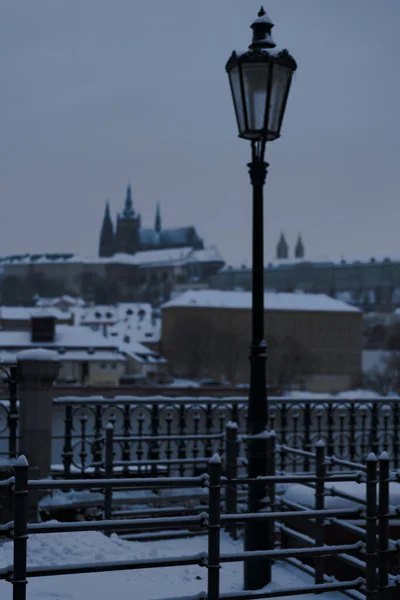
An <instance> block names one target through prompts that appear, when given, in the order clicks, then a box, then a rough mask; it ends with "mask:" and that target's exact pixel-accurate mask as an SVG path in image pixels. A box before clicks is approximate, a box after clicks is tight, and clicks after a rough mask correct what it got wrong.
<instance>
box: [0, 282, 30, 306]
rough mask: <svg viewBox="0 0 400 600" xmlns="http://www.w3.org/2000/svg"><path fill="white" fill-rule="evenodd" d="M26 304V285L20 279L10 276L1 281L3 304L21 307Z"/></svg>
mask: <svg viewBox="0 0 400 600" xmlns="http://www.w3.org/2000/svg"><path fill="white" fill-rule="evenodd" d="M23 302H24V284H23V281H22V280H21V279H20V278H19V277H15V276H12V275H9V276H7V277H4V279H2V280H1V303H2V304H4V305H5V306H20V305H22V304H23Z"/></svg>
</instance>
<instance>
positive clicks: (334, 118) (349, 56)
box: [0, 0, 400, 264]
mask: <svg viewBox="0 0 400 600" xmlns="http://www.w3.org/2000/svg"><path fill="white" fill-rule="evenodd" d="M259 5H260V2H259V1H257V2H256V1H254V0H201V2H200V1H197V2H194V1H193V0H152V1H148V0H34V1H33V0H18V1H16V0H0V7H1V11H0V73H1V80H0V198H1V220H0V255H5V254H10V253H22V252H42V251H47V252H57V251H60V252H67V251H72V252H78V253H82V254H85V255H95V254H96V253H97V247H98V233H99V228H100V225H101V221H102V217H103V212H104V205H105V200H106V199H107V198H108V199H109V200H110V202H111V209H112V213H113V216H115V215H116V213H117V212H118V211H119V210H121V208H122V205H123V201H124V195H125V188H126V185H127V182H128V181H131V184H132V192H133V198H134V206H135V209H136V210H137V211H139V212H140V213H141V215H142V223H143V224H144V225H145V226H152V225H153V222H154V213H155V206H156V203H157V202H160V204H161V212H162V218H163V226H165V227H166V228H167V227H175V226H180V225H189V224H194V225H196V227H197V228H198V231H199V233H200V235H201V236H202V237H204V240H205V242H206V244H215V245H217V246H218V248H219V249H220V251H221V252H222V254H223V256H224V257H225V259H226V261H227V263H229V264H242V263H244V262H249V260H250V257H251V250H250V248H251V229H250V224H251V189H250V184H249V180H248V174H247V169H246V162H247V161H248V158H249V145H248V143H247V142H245V141H243V140H240V139H239V138H238V137H237V130H236V123H235V120H234V113H233V107H232V101H231V97H230V92H229V87H228V81H227V76H226V73H225V63H226V60H227V59H228V57H229V55H230V53H231V51H232V50H233V49H240V50H241V49H245V48H247V46H248V44H249V43H250V39H251V30H250V29H249V25H250V24H251V22H252V20H254V18H255V17H256V14H257V11H258V9H259ZM265 9H266V10H267V12H268V14H269V16H270V17H271V19H272V20H273V21H274V23H275V28H274V31H273V33H274V39H275V41H276V43H277V45H278V46H283V47H287V48H288V49H289V50H290V51H291V53H292V54H293V55H294V57H295V58H296V60H297V62H298V65H299V68H298V71H297V73H296V77H295V81H294V84H293V87H292V92H291V95H290V97H289V103H288V108H287V113H286V118H285V121H284V125H283V131H282V138H281V139H280V140H278V141H276V142H275V143H273V144H271V145H270V147H269V149H268V160H269V162H270V165H271V166H270V171H269V176H268V179H267V183H266V187H265V214H266V216H265V233H266V256H267V258H270V257H271V256H272V255H273V253H274V248H275V244H276V242H277V240H278V237H279V233H280V231H281V230H282V231H284V232H285V234H286V236H287V239H288V241H289V243H290V244H291V246H293V245H294V243H295V241H296V237H297V234H298V232H301V233H302V234H303V238H304V243H305V246H306V252H307V254H308V256H309V257H310V258H312V259H325V258H340V257H341V256H342V255H343V256H344V257H345V258H347V259H362V258H368V257H370V256H376V257H380V256H386V255H387V256H393V255H397V256H399V255H400V251H399V244H400V242H399V237H400V233H399V230H400V169H399V163H400V143H399V141H400V118H399V110H400V101H399V100H400V75H399V62H398V60H399V59H398V47H399V44H398V33H399V25H400V1H399V0H269V1H268V2H266V3H265Z"/></svg>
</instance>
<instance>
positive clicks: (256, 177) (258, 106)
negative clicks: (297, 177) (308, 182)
mask: <svg viewBox="0 0 400 600" xmlns="http://www.w3.org/2000/svg"><path fill="white" fill-rule="evenodd" d="M273 26H274V25H273V23H272V22H271V20H270V19H269V18H268V15H267V14H266V13H265V11H264V9H263V8H262V7H261V9H260V11H259V13H258V18H257V19H256V20H255V21H254V23H253V24H252V25H251V28H252V29H253V41H252V43H251V44H250V46H249V49H248V51H247V52H233V53H232V55H231V57H230V59H229V60H228V62H227V64H226V71H227V73H228V76H229V82H230V87H231V92H232V98H233V104H234V108H235V113H236V120H237V124H238V129H239V137H241V138H244V139H245V140H250V142H251V152H252V159H251V162H250V163H249V164H248V167H249V173H250V180H251V184H252V186H253V267H252V268H253V274H252V277H253V278H252V290H253V291H252V341H251V347H250V393H249V404H248V417H247V418H248V425H247V427H248V434H249V440H248V476H249V477H251V478H254V477H258V476H262V475H266V474H267V464H266V455H265V453H264V452H263V451H262V448H263V447H265V444H263V443H262V438H261V439H260V437H258V436H257V434H261V433H262V432H264V431H265V430H266V428H267V421H268V413H267V390H266V359H267V346H266V342H265V340H264V231H263V187H264V183H265V178H266V175H267V169H268V164H267V163H266V162H265V161H264V154H265V145H266V143H267V142H272V141H274V140H276V139H277V138H279V137H280V131H281V126H282V121H283V116H284V112H285V108H286V103H287V99H288V95H289V90H290V85H291V82H292V77H293V73H294V71H295V70H296V68H297V64H296V61H295V60H294V58H293V57H292V56H291V55H290V54H289V52H288V51H287V50H281V51H279V50H277V49H276V47H275V43H274V41H273V39H272V37H271V30H272V28H273ZM265 495H266V489H265V488H263V486H260V485H257V486H250V488H249V498H248V509H249V512H257V511H258V510H259V509H260V507H261V501H262V499H263V498H264V497H265ZM272 545H273V537H272V533H271V528H270V526H269V524H268V523H266V522H264V523H261V522H257V521H254V522H253V523H246V526H245V550H246V551H247V550H268V549H272V547H271V546H272ZM270 579H271V568H270V561H266V560H260V562H258V561H257V562H255V561H252V562H248V563H245V572H244V585H245V588H246V589H250V590H256V589H260V588H262V587H263V586H265V585H266V584H268V583H269V582H270Z"/></svg>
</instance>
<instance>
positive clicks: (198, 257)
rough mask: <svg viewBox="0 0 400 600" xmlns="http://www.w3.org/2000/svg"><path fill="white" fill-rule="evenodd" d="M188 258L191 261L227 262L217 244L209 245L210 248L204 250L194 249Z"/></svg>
mask: <svg viewBox="0 0 400 600" xmlns="http://www.w3.org/2000/svg"><path fill="white" fill-rule="evenodd" d="M188 258H189V259H190V262H202V263H206V262H220V263H224V262H225V261H224V259H223V258H222V255H221V253H220V252H219V250H218V248H217V247H216V246H209V247H208V248H203V250H194V251H193V252H192V254H191V255H190V256H189V257H188Z"/></svg>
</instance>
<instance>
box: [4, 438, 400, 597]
mask: <svg viewBox="0 0 400 600" xmlns="http://www.w3.org/2000/svg"><path fill="white" fill-rule="evenodd" d="M228 430H230V431H231V433H232V431H235V428H234V427H232V426H231V427H228ZM107 432H112V428H110V427H109V428H108V429H107ZM108 435H109V436H110V433H108ZM274 440H275V436H274V434H270V435H268V436H265V444H266V448H265V450H266V454H267V455H268V456H269V459H270V460H271V461H272V462H273V461H274V459H273V456H272V454H274V453H275V452H276V445H275V442H274ZM236 443H237V440H236ZM227 455H228V458H230V459H232V457H233V456H234V448H233V446H232V447H231V448H230V450H229V452H227ZM236 458H237V456H236V455H235V459H236ZM314 458H315V463H316V475H314V474H309V475H307V476H303V475H290V476H289V479H290V480H291V481H296V482H301V483H302V484H303V483H308V484H314V483H315V482H316V483H315V485H316V489H315V506H314V507H313V508H307V507H303V506H300V505H296V506H295V507H294V510H287V509H286V510H283V509H282V508H277V506H278V504H279V501H278V499H277V498H276V496H275V486H276V484H279V483H280V482H281V481H282V479H283V481H287V479H285V478H282V476H280V475H275V474H273V473H272V474H271V475H268V477H266V478H263V479H262V480H258V479H257V480H251V479H250V480H247V479H245V478H240V477H237V473H236V472H235V469H231V470H229V469H228V468H227V467H226V468H225V469H224V468H223V464H222V461H221V460H220V458H219V456H218V455H214V456H213V457H212V458H211V459H210V460H209V463H208V474H205V475H202V476H200V477H186V478H179V477H178V478H158V477H157V478H144V479H137V480H135V479H133V480H132V479H122V478H121V479H118V478H111V479H110V478H109V479H97V480H93V479H87V480H83V479H75V480H72V479H66V480H58V481H57V480H56V481H51V480H32V481H30V480H28V468H29V465H28V462H27V461H26V459H25V458H24V457H20V458H19V459H18V461H17V464H16V466H15V477H13V478H12V479H11V480H9V481H7V482H4V483H3V484H2V487H5V486H6V485H8V486H9V485H10V484H13V487H14V521H12V522H10V523H8V524H6V525H5V526H3V527H2V528H1V529H2V531H3V532H8V534H9V536H10V537H11V538H12V539H13V542H14V557H13V565H11V566H8V567H6V568H4V569H1V570H0V579H4V580H7V581H10V582H11V583H12V584H13V600H26V584H27V578H30V577H46V576H54V575H66V574H77V573H93V572H99V571H102V572H105V571H117V570H130V569H150V568H152V567H157V568H158V567H160V568H161V567H167V566H168V567H171V566H177V567H178V566H182V565H199V566H203V567H205V568H207V571H208V579H207V591H206V592H204V593H203V594H201V597H202V598H205V599H207V600H218V598H220V599H221V598H230V599H232V600H240V599H242V598H249V599H250V598H269V597H279V596H283V595H286V596H287V595H293V596H297V595H301V594H304V593H318V592H320V593H322V592H326V591H328V590H330V591H333V590H338V591H342V592H344V593H346V594H349V595H350V597H351V598H354V599H355V600H357V599H359V598H362V597H364V598H367V599H368V600H377V599H378V598H379V599H381V598H382V600H383V599H384V598H385V599H386V598H389V596H387V595H386V594H387V593H389V592H391V591H393V590H395V578H393V577H392V576H391V575H390V573H389V559H390V555H391V553H393V551H394V548H393V545H391V542H390V540H389V529H388V523H389V519H391V518H393V517H395V516H396V515H397V512H396V511H394V512H393V510H391V507H390V504H389V484H390V481H393V480H395V479H396V477H395V475H394V474H391V472H390V469H389V457H388V455H387V454H385V453H384V454H382V455H381V456H380V458H379V461H378V460H377V459H376V457H375V455H374V454H372V453H371V454H370V455H369V456H368V458H367V461H366V471H364V470H363V472H362V473H361V476H360V473H358V474H357V478H356V479H354V478H353V481H357V482H361V481H362V482H365V483H366V489H367V492H366V499H365V502H362V503H359V505H358V506H357V505H356V506H355V507H348V508H331V509H329V508H326V507H325V496H326V489H325V483H326V481H328V482H329V481H332V478H333V479H334V480H335V481H339V480H343V481H348V480H349V473H343V472H338V473H330V472H328V471H327V470H326V465H327V460H326V456H325V446H324V444H323V443H320V444H318V445H317V448H316V454H315V456H314ZM230 467H232V464H231V465H230ZM224 473H225V475H224ZM307 480H308V481H307ZM135 484H137V485H138V487H142V486H143V487H144V488H147V489H149V488H153V489H154V488H156V487H160V488H162V487H167V486H168V485H169V486H170V487H174V486H178V485H180V486H181V487H198V486H199V484H200V485H203V486H205V487H207V488H208V511H207V513H205V512H200V513H199V514H197V515H188V516H179V517H177V516H175V515H172V516H168V515H167V516H164V517H155V518H151V517H150V518H136V519H132V518H128V519H112V518H108V517H107V516H105V519H104V520H101V521H94V522H93V521H90V522H69V523H53V522H51V523H31V524H30V523H28V498H29V492H30V491H35V492H37V491H38V490H48V489H60V490H67V489H71V488H75V489H83V488H84V487H86V489H87V488H92V487H94V488H95V489H98V488H106V489H107V490H109V491H110V492H112V491H113V490H118V489H126V488H127V487H128V486H130V487H132V485H135ZM243 485H245V486H247V487H251V486H254V485H261V486H263V485H265V486H266V493H267V497H268V500H269V502H268V503H267V505H266V507H265V509H264V510H263V511H261V512H257V513H251V514H250V513H238V512H233V513H231V514H221V488H225V489H230V490H233V489H235V490H236V491H237V488H238V487H240V486H243ZM378 488H379V503H378V501H377V498H378V493H377V492H378ZM228 496H229V495H228ZM353 500H354V501H355V503H356V504H357V498H356V497H353ZM230 502H231V504H230V507H234V504H233V503H232V497H231V499H230ZM360 504H361V505H360ZM226 506H228V505H227V504H226ZM299 516H301V518H302V519H303V520H313V521H314V523H315V528H314V531H315V539H312V538H308V537H307V536H305V535H302V534H298V538H299V539H300V540H301V541H302V547H300V548H298V547H297V548H275V547H274V540H273V538H271V540H269V542H270V546H269V548H267V549H265V550H257V551H240V552H235V553H228V554H223V553H221V551H220V529H221V527H222V526H224V525H225V526H228V527H229V526H230V525H232V524H234V525H235V526H236V525H237V524H238V522H242V523H243V522H245V521H259V522H260V523H261V522H269V523H271V525H272V527H271V530H272V531H273V525H274V524H277V528H278V529H280V530H282V528H284V527H286V529H288V527H287V525H284V524H283V523H282V522H283V521H284V522H286V520H289V521H290V520H294V519H298V518H299ZM345 518H351V519H354V518H357V519H360V518H362V519H364V521H365V529H364V530H362V531H363V535H360V536H359V538H358V539H357V540H356V541H354V542H352V543H347V544H336V545H335V544H327V543H326V540H325V533H324V523H325V522H327V521H328V520H329V519H336V520H338V522H340V523H342V522H345V521H344V519H345ZM178 523H179V524H182V523H184V524H187V525H188V526H197V527H202V528H204V530H205V532H207V536H208V551H207V553H199V554H195V555H191V556H184V557H169V558H168V557H167V558H158V559H151V560H147V559H143V560H142V559H141V560H128V561H122V562H110V561H108V562H101V563H84V564H71V565H63V566H46V565H42V566H40V567H28V566H27V544H28V535H29V534H34V533H42V534H46V533H49V532H66V531H93V530H97V531H103V532H111V531H126V530H127V529H129V530H132V529H137V530H142V529H143V528H148V527H151V528H153V529H157V528H158V529H168V528H169V527H175V526H176V525H177V524H178ZM292 531H294V530H292ZM355 533H357V531H355ZM364 534H365V535H364ZM295 535H296V533H295ZM396 551H397V550H396ZM354 554H355V556H354ZM329 556H338V557H340V558H341V559H343V560H345V561H347V562H348V563H349V564H351V565H352V566H353V567H358V569H359V571H360V574H361V576H360V577H358V578H354V579H349V580H346V581H336V580H332V578H330V580H329V581H327V580H326V573H325V562H324V559H325V558H326V557H329ZM299 558H300V559H302V560H304V559H310V560H314V570H313V576H314V582H313V584H312V585H306V586H304V587H293V588H288V589H285V590H283V589H280V590H274V591H265V590H262V591H259V592H258V591H255V592H254V591H251V592H250V591H244V592H238V593H228V594H221V593H220V569H221V565H223V564H225V563H229V562H237V561H248V562H249V563H252V562H253V561H256V562H257V561H258V562H259V561H260V560H262V561H266V563H271V561H273V560H288V561H296V560H298V559H299ZM292 564H296V563H293V562H292ZM352 594H353V595H352ZM357 594H358V595H357ZM197 597H200V596H197Z"/></svg>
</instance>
